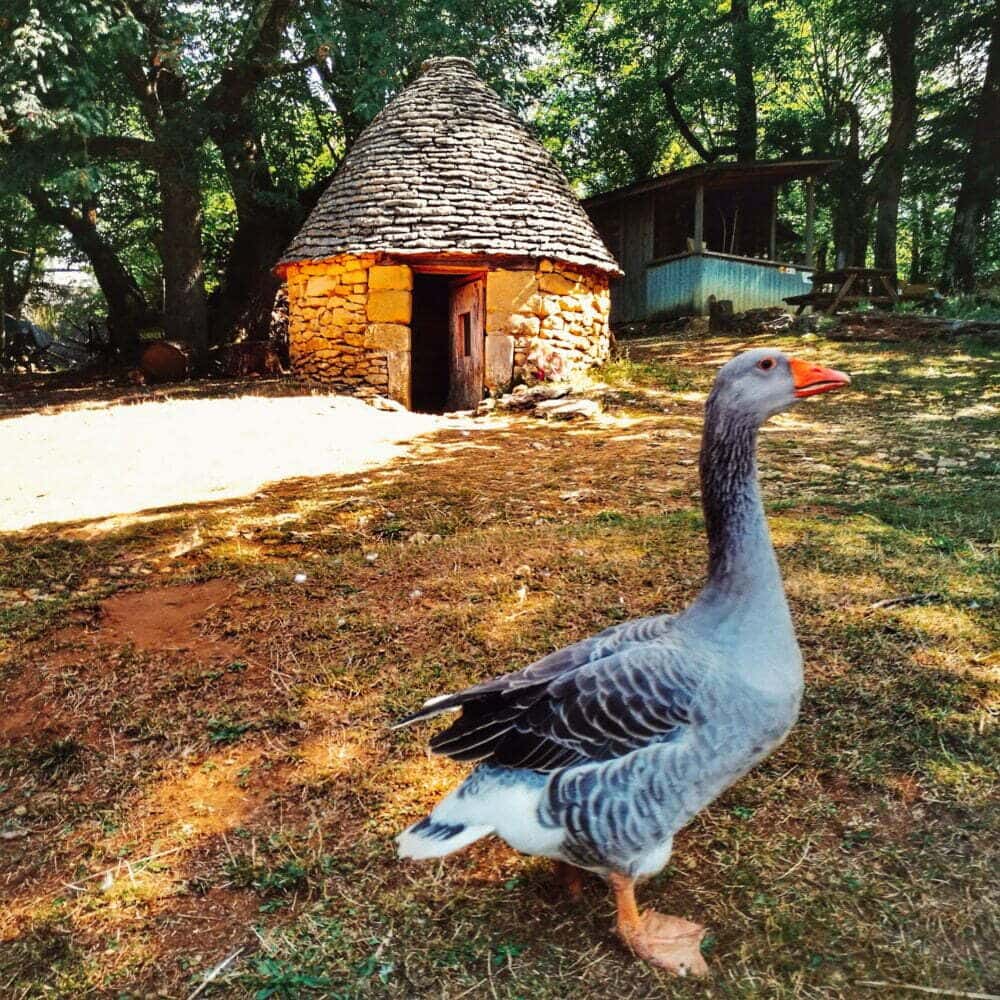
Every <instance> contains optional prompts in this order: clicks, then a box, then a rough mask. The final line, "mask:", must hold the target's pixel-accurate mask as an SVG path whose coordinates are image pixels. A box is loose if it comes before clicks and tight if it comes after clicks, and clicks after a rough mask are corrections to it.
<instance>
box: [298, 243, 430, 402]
mask: <svg viewBox="0 0 1000 1000" xmlns="http://www.w3.org/2000/svg"><path fill="white" fill-rule="evenodd" d="M286 280H287V282H288V345H289V356H290V359H291V362H292V367H293V368H294V369H295V371H296V373H297V374H299V375H301V376H303V377H305V378H309V379H314V380H316V381H318V382H325V383H329V384H331V385H333V386H335V387H336V388H339V389H343V390H345V391H348V392H352V393H354V394H355V395H358V396H374V395H392V396H393V397H394V398H396V399H399V401H400V402H402V403H404V404H408V403H409V358H410V315H411V295H412V289H413V274H412V272H411V270H410V268H408V267H406V266H402V265H388V266H386V265H380V264H377V263H376V257H375V256H374V255H367V256H342V257H336V258H333V259H331V260H325V261H315V262H309V263H304V264H295V265H292V266H290V267H289V268H288V270H287V273H286Z"/></svg>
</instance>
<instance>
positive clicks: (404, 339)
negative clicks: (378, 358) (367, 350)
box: [365, 323, 410, 351]
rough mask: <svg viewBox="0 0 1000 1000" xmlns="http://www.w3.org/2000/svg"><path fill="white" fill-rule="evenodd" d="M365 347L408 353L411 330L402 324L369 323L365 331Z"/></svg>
mask: <svg viewBox="0 0 1000 1000" xmlns="http://www.w3.org/2000/svg"><path fill="white" fill-rule="evenodd" d="M365 347H374V348H376V349H378V350H380V351H408V350H409V349H410V328H409V327H408V326H404V325H403V324H402V323H369V324H368V327H367V329H366V330H365Z"/></svg>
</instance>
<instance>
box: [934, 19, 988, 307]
mask: <svg viewBox="0 0 1000 1000" xmlns="http://www.w3.org/2000/svg"><path fill="white" fill-rule="evenodd" d="M998 122H1000V10H998V9H997V7H996V6H994V8H993V11H992V17H991V27H990V40H989V54H988V57H987V60H986V71H985V74H984V77H983V88H982V92H981V94H980V96H979V101H978V107H977V108H976V113H975V119H974V125H973V129H972V136H971V139H970V142H969V150H968V154H967V156H966V158H965V166H964V169H963V171H962V183H961V187H960V188H959V193H958V199H957V201H956V204H955V218H954V222H953V223H952V227H951V235H950V237H949V239H948V253H947V257H946V260H947V265H946V268H945V271H944V275H943V279H942V280H943V284H944V285H945V287H946V288H948V289H951V290H954V291H961V292H971V291H972V290H973V289H974V288H975V283H976V264H977V250H978V246H979V240H980V234H981V231H982V226H983V221H984V220H985V219H986V218H987V217H988V216H989V214H990V211H991V209H992V208H993V203H994V200H995V198H996V189H997V178H998V171H1000V127H998Z"/></svg>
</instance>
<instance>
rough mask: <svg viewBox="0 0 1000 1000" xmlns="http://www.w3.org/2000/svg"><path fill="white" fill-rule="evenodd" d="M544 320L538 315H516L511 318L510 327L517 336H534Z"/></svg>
mask: <svg viewBox="0 0 1000 1000" xmlns="http://www.w3.org/2000/svg"><path fill="white" fill-rule="evenodd" d="M541 325H542V321H541V320H540V319H539V318H538V317H537V316H534V315H532V316H521V315H519V314H518V315H514V316H511V318H510V323H509V329H510V332H511V333H512V334H514V336H515V337H534V336H536V335H537V334H538V329H539V327H540V326H541Z"/></svg>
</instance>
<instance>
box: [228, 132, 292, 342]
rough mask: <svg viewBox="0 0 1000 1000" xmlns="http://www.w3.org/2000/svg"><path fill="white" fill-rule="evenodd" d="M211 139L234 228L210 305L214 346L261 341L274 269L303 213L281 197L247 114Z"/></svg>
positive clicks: (274, 280)
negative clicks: (237, 339) (240, 339)
mask: <svg viewBox="0 0 1000 1000" xmlns="http://www.w3.org/2000/svg"><path fill="white" fill-rule="evenodd" d="M213 139H214V140H215V142H216V144H217V145H218V147H219V150H220V152H221V153H222V158H223V162H224V163H225V165H226V174H227V176H228V178H229V183H230V186H231V188H232V191H233V199H234V201H235V202H236V215H237V219H238V226H237V229H236V235H235V237H234V239H233V244H232V246H231V247H230V250H229V255H228V258H227V260H226V270H225V275H224V277H223V280H222V284H221V285H220V287H219V289H218V291H217V292H215V293H214V294H213V296H212V298H211V300H210V302H209V307H210V312H211V335H212V341H213V342H214V343H226V342H228V341H230V340H232V339H233V337H234V335H236V334H239V333H242V334H244V335H245V336H246V337H248V338H249V339H251V340H259V339H263V338H265V337H266V336H267V333H268V330H269V329H270V325H271V313H272V310H273V306H274V297H275V295H276V294H277V291H278V288H279V287H280V286H281V282H280V281H279V280H278V278H276V277H275V276H274V274H273V273H272V268H273V267H274V265H275V263H276V262H277V260H278V258H279V257H280V255H281V252H282V251H283V250H284V249H285V247H286V246H287V245H288V243H289V241H290V240H291V239H292V237H293V236H294V235H295V232H296V230H297V229H298V227H299V225H300V224H301V222H302V212H301V210H300V207H299V205H298V203H297V202H293V201H291V200H288V202H287V203H283V202H282V200H281V199H280V198H279V196H278V192H277V191H276V190H275V187H274V182H273V180H272V178H271V172H270V170H269V169H268V165H267V161H266V158H265V156H264V153H263V151H262V149H261V144H260V140H259V138H258V136H257V135H256V134H255V132H254V129H253V128H252V126H251V123H250V122H249V121H248V120H247V116H246V115H240V116H239V117H238V118H235V119H232V120H230V121H229V122H228V123H227V124H226V127H225V128H224V130H222V131H220V132H219V133H218V134H215V135H213Z"/></svg>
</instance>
